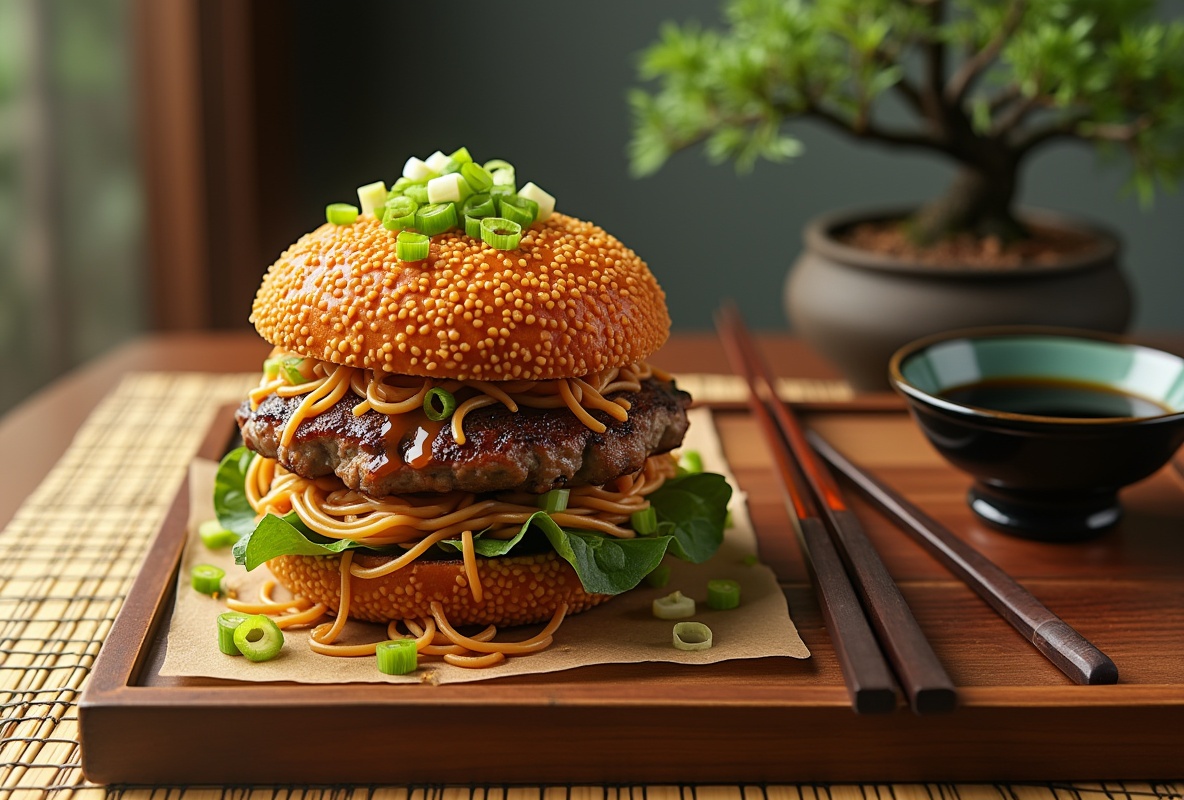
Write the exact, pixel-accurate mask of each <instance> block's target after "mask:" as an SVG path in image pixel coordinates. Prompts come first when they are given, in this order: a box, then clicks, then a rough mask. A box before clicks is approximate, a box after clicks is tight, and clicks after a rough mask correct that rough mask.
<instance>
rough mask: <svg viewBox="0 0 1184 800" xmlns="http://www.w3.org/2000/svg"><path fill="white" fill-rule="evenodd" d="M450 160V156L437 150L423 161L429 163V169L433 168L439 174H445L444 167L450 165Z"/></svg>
mask: <svg viewBox="0 0 1184 800" xmlns="http://www.w3.org/2000/svg"><path fill="white" fill-rule="evenodd" d="M448 160H449V159H448V156H446V155H444V154H443V153H441V152H440V151H439V150H437V151H436V152H434V153H432V154H431V155H430V156H428V157H427V158H425V159H424V160H423V161H424V163H425V164H427V165H428V169H430V170H432V171H433V172H435V173H436V175H437V176H439V175H443V174H444V168H445V167H447V166H448Z"/></svg>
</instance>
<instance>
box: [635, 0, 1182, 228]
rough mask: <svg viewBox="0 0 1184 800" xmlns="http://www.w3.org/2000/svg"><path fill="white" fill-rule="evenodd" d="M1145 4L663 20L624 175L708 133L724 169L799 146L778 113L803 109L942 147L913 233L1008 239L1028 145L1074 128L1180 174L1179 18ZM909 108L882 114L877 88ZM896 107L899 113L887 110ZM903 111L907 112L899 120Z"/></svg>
mask: <svg viewBox="0 0 1184 800" xmlns="http://www.w3.org/2000/svg"><path fill="white" fill-rule="evenodd" d="M1152 8H1153V3H1152V2H1149V1H1148V0H1028V1H1027V2H1025V0H1009V1H1007V2H1004V1H1003V0H814V1H813V2H810V1H809V0H728V2H727V3H726V6H725V14H726V21H727V25H726V27H725V28H724V29H722V30H711V29H703V28H700V27H699V26H698V25H695V24H685V25H681V26H680V25H675V24H667V25H666V26H665V27H664V28H663V29H662V32H661V36H660V39H659V41H658V42H656V43H655V44H653V45H652V46H651V47H650V48H649V49H648V50H647V51H646V52H645V53H644V56H643V59H642V62H641V68H640V75H641V78H642V79H643V80H646V81H650V82H651V87H650V90H649V91H647V90H644V89H636V90H634V91H633V92H632V94H631V97H630V101H631V103H632V106H633V114H634V123H635V128H634V134H633V139H632V141H631V143H630V156H631V163H632V169H633V172H634V174H636V175H639V176H640V175H647V174H650V173H653V172H655V171H656V170H657V169H658V168H659V167H661V166H662V164H663V163H665V161H666V159H667V158H669V157H670V156H671V155H672V154H673V153H675V152H676V151H678V150H682V149H683V148H686V147H689V146H691V145H693V144H696V143H699V142H703V143H704V144H705V149H706V155H707V157H708V158H709V159H711V160H712V161H715V162H723V161H728V160H731V161H733V162H734V163H735V165H736V167H737V169H739V170H741V171H744V170H749V169H751V168H752V167H753V165H754V163H755V162H756V161H757V159H759V158H766V159H769V160H771V161H784V160H787V159H789V158H791V157H793V156H796V155H798V153H800V152H801V149H802V148H801V144H800V143H799V142H798V141H797V140H796V139H794V138H793V137H792V136H789V135H787V134H786V133H785V130H784V124H785V123H786V122H787V121H788V120H792V119H795V118H811V119H814V120H817V121H819V122H821V123H823V124H825V125H828V126H830V127H833V128H836V129H838V130H840V131H842V132H844V133H846V134H848V135H850V136H853V137H856V138H858V139H866V140H869V141H874V142H879V143H882V144H884V145H889V146H893V147H901V148H912V149H919V150H930V151H935V152H937V153H941V154H942V155H943V156H945V157H947V158H949V159H952V160H953V161H954V162H956V164H957V165H958V167H959V171H958V175H957V177H956V178H955V180H954V182H953V185H952V186H951V187H950V190H949V192H948V193H947V195H946V196H945V197H943V198H941V199H939V200H937V201H936V202H933V203H931V204H929V205H928V206H926V207H924V208H922V209H921V210H920V211H919V212H918V214H917V216H916V217H915V219H914V223H915V225H914V227H913V231H914V233H915V234H916V236H917V238H918V239H919V240H921V241H923V242H924V241H933V240H934V239H936V238H938V237H941V236H943V235H947V234H949V233H953V232H957V231H966V230H969V231H973V232H975V233H977V234H979V235H991V234H994V235H1000V236H1003V237H1005V238H1011V237H1014V236H1016V235H1022V233H1023V229H1022V228H1021V227H1020V225H1019V224H1018V223H1017V222H1016V220H1015V217H1014V216H1013V207H1014V204H1015V196H1016V189H1017V185H1018V176H1019V170H1020V167H1021V165H1022V164H1023V162H1024V159H1025V158H1027V156H1028V155H1030V154H1031V153H1033V152H1035V151H1036V150H1038V149H1039V148H1040V147H1042V146H1043V145H1046V144H1048V143H1049V142H1053V141H1057V140H1063V139H1077V140H1082V141H1087V142H1092V143H1095V144H1096V145H1098V146H1099V148H1100V149H1101V150H1103V151H1115V152H1122V151H1125V152H1126V153H1127V154H1128V155H1129V157H1130V159H1131V161H1132V165H1133V170H1132V175H1133V178H1132V186H1133V187H1134V189H1135V190H1136V191H1137V193H1138V195H1139V196H1140V198H1141V199H1142V200H1143V201H1144V202H1150V200H1151V198H1152V196H1153V195H1154V191H1155V186H1156V182H1157V181H1159V182H1161V183H1163V184H1165V185H1173V184H1174V181H1175V179H1176V178H1177V177H1178V176H1179V175H1180V174H1181V172H1182V171H1184V23H1181V22H1178V21H1177V22H1171V23H1163V22H1158V21H1155V20H1154V19H1152V18H1151V11H1152ZM886 96H894V97H895V98H896V99H897V100H899V101H900V103H901V104H902V105H903V107H904V108H905V109H906V110H907V112H908V117H906V118H905V120H904V124H897V123H894V122H892V121H889V120H887V119H886V118H885V116H886V115H885V114H884V107H885V103H884V98H885V97H886ZM900 116H901V115H899V114H896V115H894V118H899V117H900ZM910 117H911V119H910Z"/></svg>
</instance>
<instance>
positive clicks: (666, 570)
mask: <svg viewBox="0 0 1184 800" xmlns="http://www.w3.org/2000/svg"><path fill="white" fill-rule="evenodd" d="M645 582H646V583H647V584H649V585H650V586H653V587H654V588H655V589H662V588H665V586H666V584H668V583H670V565H669V564H659V565H658V566H656V567H654V568H653V569H652V570H650V574H649V575H646V576H645Z"/></svg>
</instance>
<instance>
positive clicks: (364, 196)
mask: <svg viewBox="0 0 1184 800" xmlns="http://www.w3.org/2000/svg"><path fill="white" fill-rule="evenodd" d="M385 202H386V183H384V182H383V181H375V182H374V183H367V184H366V185H365V186H359V187H358V204H359V205H360V206H361V207H362V213H363V214H374V215H375V216H376V217H381V216H382V204H383V203H385Z"/></svg>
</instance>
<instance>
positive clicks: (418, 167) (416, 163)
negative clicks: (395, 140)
mask: <svg viewBox="0 0 1184 800" xmlns="http://www.w3.org/2000/svg"><path fill="white" fill-rule="evenodd" d="M439 174H440V173H438V172H436V171H435V170H433V169H432V168H431V167H429V166H428V165H427V162H425V161H423V160H422V159H419V158H416V157H415V156H412V157H411V158H409V159H407V163H406V164H404V165H403V177H404V178H408V179H409V180H413V181H423V182H425V183H426V182H427V181H430V180H431V179H432V178H435V177H438V176H439Z"/></svg>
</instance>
